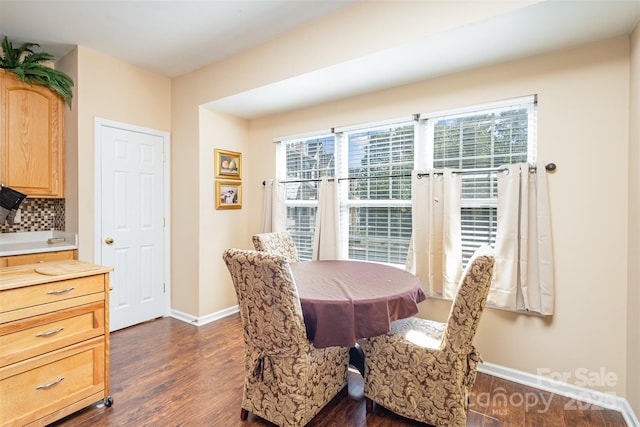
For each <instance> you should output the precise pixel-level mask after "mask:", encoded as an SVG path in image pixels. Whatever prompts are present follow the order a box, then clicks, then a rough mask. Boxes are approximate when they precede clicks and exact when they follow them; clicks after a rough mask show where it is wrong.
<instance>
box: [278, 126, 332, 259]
mask: <svg viewBox="0 0 640 427" xmlns="http://www.w3.org/2000/svg"><path fill="white" fill-rule="evenodd" d="M283 144H284V159H285V165H286V167H285V178H284V179H283V180H284V181H285V182H286V184H283V185H285V194H286V200H287V231H289V232H290V233H291V237H292V238H293V241H294V243H295V244H296V247H297V249H298V256H299V257H300V259H307V260H309V259H311V256H312V255H313V235H314V232H315V223H316V211H317V209H318V180H319V179H320V178H321V177H323V176H335V136H334V135H324V136H317V137H311V138H302V139H296V140H291V141H286V142H284V143H283Z"/></svg>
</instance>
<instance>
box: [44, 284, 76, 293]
mask: <svg viewBox="0 0 640 427" xmlns="http://www.w3.org/2000/svg"><path fill="white" fill-rule="evenodd" d="M74 289H75V288H74V287H73V286H72V287H70V288H67V289H59V290H56V291H49V292H47V294H49V295H57V294H64V293H67V292H71V291H72V290H74Z"/></svg>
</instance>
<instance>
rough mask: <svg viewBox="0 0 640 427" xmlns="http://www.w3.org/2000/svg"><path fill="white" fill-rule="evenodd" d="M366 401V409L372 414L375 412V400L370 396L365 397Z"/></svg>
mask: <svg viewBox="0 0 640 427" xmlns="http://www.w3.org/2000/svg"><path fill="white" fill-rule="evenodd" d="M364 401H365V411H366V413H367V414H370V413H372V412H373V406H374V402H373V400H371V399H369V398H368V397H365V398H364Z"/></svg>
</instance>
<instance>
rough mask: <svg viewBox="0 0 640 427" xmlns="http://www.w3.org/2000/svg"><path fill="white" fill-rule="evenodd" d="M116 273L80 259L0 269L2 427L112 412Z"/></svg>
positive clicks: (0, 424) (46, 422) (0, 399)
mask: <svg viewBox="0 0 640 427" xmlns="http://www.w3.org/2000/svg"><path fill="white" fill-rule="evenodd" d="M110 271H112V269H111V268H109V267H102V266H98V265H94V264H89V263H85V262H82V261H77V260H63V261H52V262H45V263H38V264H27V265H20V266H15V267H5V268H0V402H1V404H0V405H1V406H2V410H0V426H22V425H34V426H39V425H46V424H49V423H51V422H53V421H55V420H58V419H60V418H63V417H65V416H67V415H69V414H71V413H73V412H75V411H77V410H79V409H82V408H84V407H86V406H88V405H91V404H93V403H96V402H98V401H102V402H104V404H105V405H106V406H111V404H112V403H113V400H112V398H111V396H110V395H109V272H110Z"/></svg>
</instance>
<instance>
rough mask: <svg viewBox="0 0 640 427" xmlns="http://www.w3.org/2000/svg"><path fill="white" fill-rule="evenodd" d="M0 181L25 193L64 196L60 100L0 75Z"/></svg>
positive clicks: (62, 128) (36, 87)
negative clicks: (0, 130)
mask: <svg viewBox="0 0 640 427" xmlns="http://www.w3.org/2000/svg"><path fill="white" fill-rule="evenodd" d="M0 88H1V89H2V90H1V93H0V109H1V110H0V113H1V114H0V129H2V132H1V135H0V166H1V167H0V182H1V183H4V184H6V185H8V186H9V187H12V188H14V189H16V190H18V191H20V192H22V193H25V194H27V195H28V196H29V197H64V152H63V150H64V148H63V147H64V101H63V100H62V99H61V98H60V97H58V96H57V95H56V94H55V93H54V92H52V91H50V90H49V89H47V88H45V87H43V86H39V85H35V84H34V85H33V86H30V85H29V84H27V83H22V82H20V80H18V79H17V78H14V77H12V76H11V75H10V74H4V75H2V76H1V77H0Z"/></svg>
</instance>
